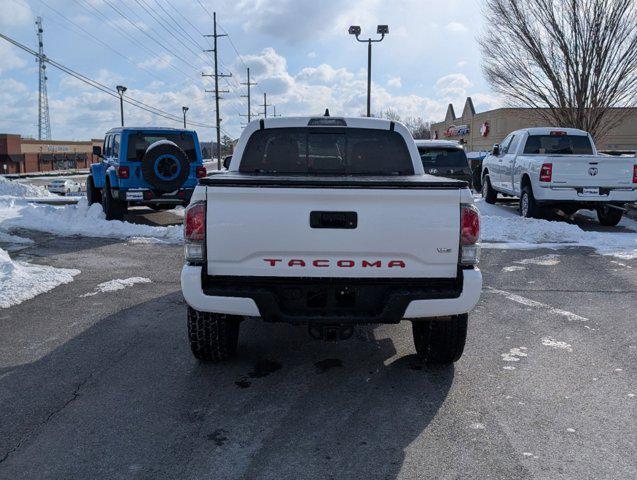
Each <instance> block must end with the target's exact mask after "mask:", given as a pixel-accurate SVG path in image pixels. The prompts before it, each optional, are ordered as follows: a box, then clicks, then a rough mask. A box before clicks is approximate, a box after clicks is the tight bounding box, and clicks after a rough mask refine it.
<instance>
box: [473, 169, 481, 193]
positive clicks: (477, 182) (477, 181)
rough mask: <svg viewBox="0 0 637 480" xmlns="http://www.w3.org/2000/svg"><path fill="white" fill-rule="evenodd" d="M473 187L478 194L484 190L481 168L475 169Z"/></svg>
mask: <svg viewBox="0 0 637 480" xmlns="http://www.w3.org/2000/svg"><path fill="white" fill-rule="evenodd" d="M471 186H472V187H473V189H474V190H475V191H476V192H479V191H481V190H482V179H481V178H480V169H479V168H474V169H473V170H472V172H471Z"/></svg>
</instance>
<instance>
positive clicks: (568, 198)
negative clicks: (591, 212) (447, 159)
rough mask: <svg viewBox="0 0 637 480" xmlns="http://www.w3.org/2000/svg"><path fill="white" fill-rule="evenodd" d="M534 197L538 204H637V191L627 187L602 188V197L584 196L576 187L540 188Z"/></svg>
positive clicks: (535, 190)
mask: <svg viewBox="0 0 637 480" xmlns="http://www.w3.org/2000/svg"><path fill="white" fill-rule="evenodd" d="M533 195H535V199H536V200H537V201H538V202H543V203H551V202H555V203H557V202H562V203H564V202H570V203H590V204H594V203H598V204H599V203H609V202H618V203H630V202H637V189H631V187H626V188H625V189H619V188H604V187H601V188H600V195H582V194H581V188H580V189H578V188H576V187H540V188H536V189H534V190H533Z"/></svg>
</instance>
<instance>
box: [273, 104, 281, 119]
mask: <svg viewBox="0 0 637 480" xmlns="http://www.w3.org/2000/svg"><path fill="white" fill-rule="evenodd" d="M272 110H273V111H274V113H273V114H272V116H273V117H274V118H276V117H280V116H281V115H280V114H279V115H277V114H276V105H272Z"/></svg>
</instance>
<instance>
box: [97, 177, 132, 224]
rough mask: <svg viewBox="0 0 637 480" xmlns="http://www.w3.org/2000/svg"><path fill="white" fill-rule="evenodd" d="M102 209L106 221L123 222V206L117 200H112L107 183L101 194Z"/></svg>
mask: <svg viewBox="0 0 637 480" xmlns="http://www.w3.org/2000/svg"><path fill="white" fill-rule="evenodd" d="M103 200H104V201H103V202H102V208H103V209H104V214H105V215H106V220H123V219H124V212H125V210H126V208H125V205H124V204H123V203H122V202H120V201H119V200H117V199H115V198H113V194H112V193H111V188H110V185H109V184H108V183H107V184H106V185H105V188H104V193H103Z"/></svg>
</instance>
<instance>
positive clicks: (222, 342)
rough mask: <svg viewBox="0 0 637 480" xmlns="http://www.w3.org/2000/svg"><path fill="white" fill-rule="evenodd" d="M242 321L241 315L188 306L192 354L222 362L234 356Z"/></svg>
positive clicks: (207, 359)
mask: <svg viewBox="0 0 637 480" xmlns="http://www.w3.org/2000/svg"><path fill="white" fill-rule="evenodd" d="M240 323H241V321H240V318H239V317H235V316H232V315H223V314H219V313H209V312H200V311H198V310H195V309H194V308H191V307H188V339H189V340H190V349H191V350H192V354H193V355H194V356H195V358H197V359H198V360H202V361H206V362H221V361H223V360H227V359H229V358H230V357H232V356H234V354H235V353H236V351H237V344H238V343H239V324H240Z"/></svg>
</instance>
